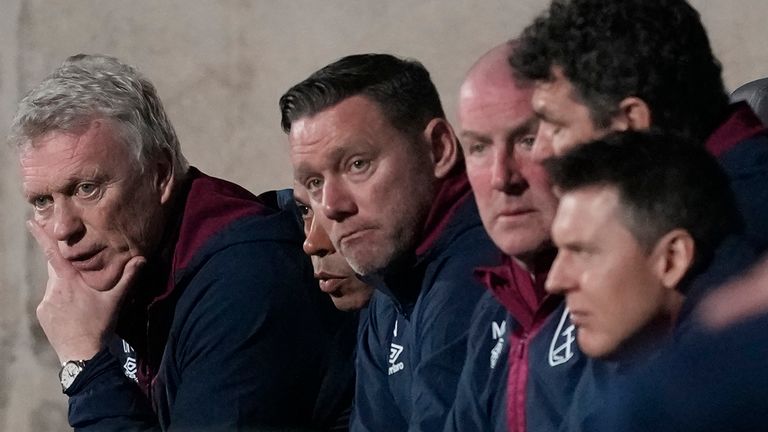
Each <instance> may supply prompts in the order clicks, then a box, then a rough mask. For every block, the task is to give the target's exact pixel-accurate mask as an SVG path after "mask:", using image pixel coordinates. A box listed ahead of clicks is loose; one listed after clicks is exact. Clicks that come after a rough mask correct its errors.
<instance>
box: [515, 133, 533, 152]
mask: <svg viewBox="0 0 768 432" xmlns="http://www.w3.org/2000/svg"><path fill="white" fill-rule="evenodd" d="M535 142H536V135H535V134H533V135H525V136H522V137H520V139H519V140H518V141H517V145H518V146H519V147H520V148H521V149H522V150H525V151H531V149H533V144H534V143H535Z"/></svg>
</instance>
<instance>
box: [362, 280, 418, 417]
mask: <svg viewBox="0 0 768 432" xmlns="http://www.w3.org/2000/svg"><path fill="white" fill-rule="evenodd" d="M390 309H391V303H390V302H389V299H387V298H386V297H385V296H384V295H383V294H381V293H380V292H378V291H377V292H374V295H373V297H372V298H371V302H370V304H369V305H368V311H367V312H368V319H364V320H361V326H360V336H359V340H358V345H357V347H358V348H357V359H356V370H357V381H356V385H355V403H354V407H353V409H352V421H351V423H350V431H352V432H378V431H402V430H406V428H407V422H406V420H405V419H404V418H403V416H402V415H401V414H400V409H399V408H398V406H397V404H396V403H395V400H394V398H393V397H392V392H391V391H390V389H389V385H388V379H387V376H388V375H387V364H386V358H385V356H384V355H383V353H387V352H388V350H389V347H384V346H383V345H382V344H383V343H384V342H383V341H385V340H386V338H384V337H383V336H382V335H381V334H380V333H379V330H380V329H378V328H377V326H376V324H377V322H378V321H379V320H378V319H377V316H378V315H379V314H387V313H388V312H389V311H390ZM391 312H394V310H393V309H391ZM392 321H394V318H392Z"/></svg>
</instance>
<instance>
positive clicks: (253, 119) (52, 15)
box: [0, 0, 768, 432]
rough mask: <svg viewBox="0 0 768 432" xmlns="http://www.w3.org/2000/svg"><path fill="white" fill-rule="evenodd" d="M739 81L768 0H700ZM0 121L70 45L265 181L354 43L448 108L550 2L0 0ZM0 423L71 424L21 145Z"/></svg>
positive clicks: (8, 219)
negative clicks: (317, 84) (45, 308)
mask: <svg viewBox="0 0 768 432" xmlns="http://www.w3.org/2000/svg"><path fill="white" fill-rule="evenodd" d="M693 3H694V5H695V6H696V7H697V8H698V9H699V10H700V11H701V13H702V16H703V18H704V21H705V24H706V25H707V27H708V29H709V32H710V37H711V39H712V42H713V45H714V47H715V51H716V52H717V54H718V56H719V57H720V59H721V60H722V62H723V64H724V66H725V80H726V83H727V85H728V86H729V87H730V88H734V87H735V86H737V85H739V84H741V83H743V82H746V81H749V80H751V79H754V78H758V77H763V76H767V75H768V49H766V48H765V44H764V42H763V36H764V33H763V29H764V19H765V17H766V16H768V2H765V1H764V0H741V1H739V2H725V1H722V0H693ZM0 4H1V5H2V13H0V129H2V132H3V133H4V132H5V128H6V126H7V124H8V122H9V121H10V118H11V117H12V115H13V112H14V105H15V103H16V101H17V100H18V99H19V98H20V97H21V96H22V95H23V94H24V93H25V92H26V91H27V90H28V89H29V88H30V87H31V86H32V85H34V84H35V83H37V82H38V81H39V80H40V79H42V78H43V77H44V76H45V75H47V74H48V73H49V72H50V71H51V70H52V69H53V68H54V67H55V66H57V65H58V64H59V63H60V62H61V61H62V60H63V59H64V58H65V57H66V56H68V55H71V54H75V53H78V52H102V53H108V54H111V55H115V56H117V57H119V58H121V59H123V60H124V61H127V62H129V63H132V64H134V65H135V66H137V67H139V68H140V69H141V70H143V71H144V72H145V73H146V75H147V76H149V77H150V78H151V79H152V80H153V81H154V82H155V84H156V85H157V87H158V89H159V92H160V95H161V97H163V99H164V101H165V103H166V107H167V109H168V110H169V111H170V115H171V118H172V120H173V121H174V123H175V125H176V127H177V130H178V133H179V135H180V137H181V140H182V143H183V148H184V150H185V153H186V155H187V157H188V159H189V160H190V161H191V162H192V163H193V164H195V165H197V166H198V167H201V168H202V169H203V170H204V171H206V172H208V173H210V174H214V175H218V176H224V177H226V178H229V179H231V180H234V181H236V182H239V183H241V184H243V185H244V186H246V187H249V188H251V189H252V190H254V191H260V190H264V189H267V188H276V187H286V186H289V185H290V178H291V177H290V174H289V168H288V160H287V148H286V140H285V137H284V136H283V134H282V132H281V131H280V128H279V115H278V111H277V99H278V98H279V96H280V95H281V94H282V92H283V91H284V90H286V89H287V88H288V87H289V86H290V85H292V84H293V83H295V82H297V81H299V80H301V79H303V78H304V77H306V76H307V75H308V74H309V73H310V72H312V71H313V70H315V69H316V68H318V67H320V66H323V65H325V64H327V63H328V62H330V61H332V60H334V59H336V58H339V57H341V56H344V55H346V54H351V53H357V52H368V51H384V52H391V53H396V54H399V55H405V56H410V57H415V58H417V59H420V60H421V61H422V62H423V63H424V64H425V65H426V66H427V67H428V68H429V69H430V71H431V72H432V74H433V77H434V80H435V82H436V84H437V86H438V89H440V90H441V92H442V93H443V100H444V102H445V105H446V109H447V111H448V112H449V113H451V116H452V113H453V112H454V105H455V92H456V89H457V87H458V85H459V81H460V80H461V77H462V75H463V73H464V71H465V70H466V68H467V67H468V66H469V65H470V64H471V63H472V61H473V60H474V58H475V57H476V56H477V55H479V54H480V53H482V52H484V51H485V50H486V49H488V48H489V47H491V46H493V45H494V44H496V43H499V42H500V41H502V40H504V39H507V38H509V37H511V36H514V35H515V34H517V33H518V32H519V31H520V30H521V29H522V28H523V27H524V25H525V24H526V23H527V22H528V21H529V20H530V19H531V18H532V17H533V16H534V15H535V14H537V13H538V12H539V11H540V10H542V9H543V8H544V7H545V5H546V4H547V1H545V0H518V1H511V0H508V1H494V0H485V1H476V0H475V1H460V0H439V1H438V0H422V1H419V2H413V1H408V0H390V1H386V2H382V1H376V0H364V1H352V0H346V1H342V0H326V1H322V2H321V1H310V0H293V1H285V2H272V1H265V0H254V1H249V0H217V1H214V0H205V1H195V2H192V1H188V0H166V1H162V2H158V1H154V0H133V1H122V0H104V1H100V2H96V1H87V0H68V1H65V2H64V1H62V2H55V1H50V0H48V1H46V0H2V1H1V2H0ZM0 164H2V168H3V169H2V171H0V172H1V173H2V174H0V175H1V176H2V180H1V181H0V199H1V200H2V202H3V203H4V204H5V205H3V206H2V207H0V212H1V213H0V215H1V216H2V217H0V239H2V242H1V243H0V244H2V245H3V247H2V248H1V249H0V430H6V431H16V432H26V431H34V432H44V431H60V430H62V429H65V428H66V426H65V425H66V420H65V415H66V401H65V399H64V397H63V396H62V395H61V393H60V390H59V385H58V381H57V378H56V372H57V369H58V366H57V364H56V363H57V362H56V359H55V356H54V354H53V352H52V350H51V349H50V348H49V347H48V345H47V342H46V341H45V337H44V336H43V335H42V332H41V331H40V329H39V327H38V326H37V324H36V321H35V319H34V308H35V306H36V304H37V302H38V301H39V299H40V297H41V296H42V290H43V286H44V283H45V271H44V269H45V267H44V261H43V259H42V258H41V257H40V256H39V254H38V251H37V250H36V249H35V247H34V245H33V243H32V242H31V241H30V238H29V236H28V235H27V234H26V231H25V230H24V220H25V218H26V217H27V216H28V210H27V208H26V205H25V204H24V202H23V201H22V200H21V197H20V186H19V182H18V179H17V171H16V169H17V168H16V162H15V156H14V154H13V153H12V152H10V151H3V152H0Z"/></svg>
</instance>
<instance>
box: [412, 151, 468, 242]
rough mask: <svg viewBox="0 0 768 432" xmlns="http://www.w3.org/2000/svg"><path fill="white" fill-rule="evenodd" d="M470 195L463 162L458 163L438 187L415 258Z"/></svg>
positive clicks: (438, 235) (433, 239)
mask: <svg viewBox="0 0 768 432" xmlns="http://www.w3.org/2000/svg"><path fill="white" fill-rule="evenodd" d="M471 195H472V188H471V187H470V185H469V179H467V171H466V167H465V166H464V161H463V160H462V161H459V162H457V163H456V166H454V167H453V169H452V170H451V171H450V172H449V173H448V175H447V176H446V178H445V179H444V180H443V181H442V182H441V183H440V186H438V191H437V196H436V197H435V201H434V203H433V204H432V208H431V209H430V211H429V215H428V216H427V220H426V222H425V223H424V229H423V230H422V236H421V241H420V242H419V246H418V247H417V248H416V256H422V255H424V254H425V253H426V252H427V251H428V250H429V249H430V248H431V247H432V246H433V245H434V244H435V241H436V240H437V239H438V237H440V234H442V232H443V230H444V229H445V227H446V225H448V223H449V222H450V220H451V219H452V217H453V214H454V213H455V212H456V210H457V209H458V208H459V207H461V205H462V204H464V201H466V200H467V198H469V197H470V196H471Z"/></svg>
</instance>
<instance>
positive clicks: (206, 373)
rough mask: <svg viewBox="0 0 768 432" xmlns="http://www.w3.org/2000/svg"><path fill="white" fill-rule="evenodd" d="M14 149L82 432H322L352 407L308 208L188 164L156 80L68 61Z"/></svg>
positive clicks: (74, 420)
mask: <svg viewBox="0 0 768 432" xmlns="http://www.w3.org/2000/svg"><path fill="white" fill-rule="evenodd" d="M11 142H12V143H13V144H14V146H15V147H16V149H17V151H18V156H19V162H20V165H21V175H22V182H23V188H24V194H25V197H26V199H27V201H28V202H29V204H30V205H31V207H32V211H33V216H32V220H30V221H29V222H28V227H29V229H30V231H31V232H32V234H33V235H34V237H35V239H36V240H37V241H38V243H39V244H40V246H41V247H42V249H43V252H44V253H45V257H46V258H47V260H48V283H47V286H46V290H45V295H44V297H43V300H42V301H41V303H40V305H39V306H38V307H37V317H38V320H39V321H40V325H41V327H42V328H43V331H44V332H45V334H46V336H47V338H48V340H49V342H50V343H51V346H52V347H53V349H54V351H55V352H56V354H57V356H58V357H59V360H60V361H61V362H62V369H61V372H60V375H59V378H60V379H61V385H62V389H63V391H64V393H65V394H66V395H67V396H69V422H70V425H72V427H74V428H75V429H77V430H94V431H115V430H142V431H149V430H152V431H156V430H206V431H231V430H256V429H258V430H264V429H270V428H276V429H281V430H283V429H285V428H311V429H313V430H314V429H316V428H320V429H328V428H330V427H332V426H333V425H334V424H335V422H336V420H337V419H338V417H340V416H343V412H344V411H345V410H346V409H348V407H349V403H350V400H349V398H347V399H346V400H345V399H344V398H343V396H342V397H338V395H344V394H348V392H349V389H348V388H347V387H348V386H351V380H350V379H338V380H337V379H336V378H337V377H336V376H334V375H332V374H329V373H328V371H329V369H332V367H333V366H334V365H333V364H331V363H330V362H331V361H332V360H333V357H332V356H331V354H332V353H336V352H338V351H339V350H343V349H345V347H344V346H343V345H341V346H340V345H336V343H337V342H339V341H338V340H334V339H333V338H332V337H331V336H330V335H331V334H333V332H334V331H335V329H336V328H338V327H339V326H340V325H343V323H344V322H345V321H346V320H348V319H349V318H348V317H346V316H344V315H343V314H340V313H338V312H337V311H336V310H335V309H334V308H333V306H332V305H331V302H330V301H328V298H327V297H326V296H324V295H322V294H321V293H320V292H319V291H318V289H317V284H316V283H314V281H313V280H312V269H311V265H310V262H309V260H308V259H307V257H306V256H305V255H304V254H303V253H302V251H301V242H302V239H303V237H302V233H301V230H300V229H299V227H298V225H297V223H296V219H295V213H294V211H293V209H291V208H289V207H284V206H281V205H279V194H277V193H274V192H270V193H265V194H262V195H260V196H258V197H256V196H254V195H253V194H251V193H250V192H248V191H246V190H245V189H243V188H241V187H240V186H238V185H235V184H233V183H230V182H227V181H224V180H221V179H217V178H213V177H209V176H207V175H205V174H203V173H201V172H200V171H198V170H197V169H195V168H193V167H190V166H189V165H188V163H187V161H186V159H185V158H184V156H183V154H182V152H181V146H180V143H179V140H178V138H177V137H176V133H175V132H174V129H173V126H172V125H171V123H170V120H169V119H168V117H167V115H166V113H165V111H164V109H163V105H162V103H161V101H160V98H159V97H158V95H157V93H156V91H155V88H154V86H153V85H152V83H151V82H150V81H149V80H147V79H146V78H145V77H144V76H142V75H141V74H140V73H139V72H138V71H136V70H135V69H134V68H132V67H131V66H128V65H126V64H123V63H120V62H119V61H118V60H117V59H115V58H112V57H107V56H101V55H78V56H73V57H70V58H69V59H67V61H65V62H64V64H62V65H61V66H60V67H59V68H58V69H56V71H54V72H53V74H51V75H50V76H49V77H48V78H46V79H45V80H43V82H42V83H40V84H39V85H38V86H36V87H35V88H34V89H32V90H31V91H30V92H29V93H28V94H27V95H26V97H25V98H24V99H23V100H22V101H21V102H20V103H19V108H18V111H17V114H16V117H15V119H14V122H13V126H12V134H11ZM289 203H292V200H290V202H289ZM347 349H348V348H347Z"/></svg>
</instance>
